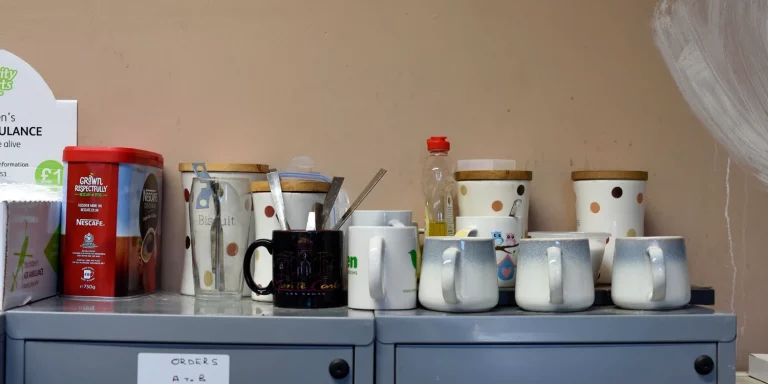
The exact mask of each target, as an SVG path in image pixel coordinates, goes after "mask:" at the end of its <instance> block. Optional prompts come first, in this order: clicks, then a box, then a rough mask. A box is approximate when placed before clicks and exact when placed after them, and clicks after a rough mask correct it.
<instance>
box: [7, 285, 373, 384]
mask: <svg viewBox="0 0 768 384" xmlns="http://www.w3.org/2000/svg"><path fill="white" fill-rule="evenodd" d="M6 316H7V335H6V336H7V337H6V342H7V344H6V345H7V354H6V355H7V360H6V361H7V365H6V373H5V377H6V380H7V382H9V383H27V384H42V383H46V384H47V383H57V384H67V383H110V384H136V382H137V370H138V355H139V353H142V354H143V353H172V354H177V353H178V354H179V355H180V356H184V355H187V356H189V355H190V354H222V355H228V356H229V367H230V369H229V382H230V383H248V382H261V383H278V382H279V383H282V384H291V383H297V384H305V383H344V384H351V383H365V384H368V383H372V382H373V376H374V371H373V363H374V344H373V340H374V319H373V313H372V312H368V311H355V310H350V309H347V308H332V309H312V310H304V309H281V308H274V307H273V306H272V305H271V304H268V303H258V302H254V301H252V300H248V299H246V300H241V301H239V302H234V303H233V302H211V301H202V300H195V299H194V298H193V297H185V296H181V295H179V294H170V293H158V294H154V295H149V296H142V297H139V298H132V299H123V300H117V301H85V300H75V299H67V298H60V297H54V298H50V299H46V300H43V301H39V302H36V303H33V304H30V305H28V306H25V307H21V308H17V309H14V310H11V311H9V312H7V314H6ZM345 373H346V374H345Z"/></svg>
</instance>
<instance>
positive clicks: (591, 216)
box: [571, 171, 648, 284]
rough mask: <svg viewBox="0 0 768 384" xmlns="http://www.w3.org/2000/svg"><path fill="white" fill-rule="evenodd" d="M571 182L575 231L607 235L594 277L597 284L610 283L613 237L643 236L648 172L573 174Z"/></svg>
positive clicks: (613, 249)
mask: <svg viewBox="0 0 768 384" xmlns="http://www.w3.org/2000/svg"><path fill="white" fill-rule="evenodd" d="M571 179H572V180H573V189H574V191H575V192H576V230H577V231H579V232H607V233H610V234H611V237H610V238H609V239H608V244H607V245H606V247H605V253H604V254H603V260H602V264H601V266H600V271H599V273H598V278H597V282H598V283H602V284H610V283H611V275H612V267H613V255H614V253H615V250H616V241H615V240H616V238H618V237H642V236H643V232H644V219H645V217H644V215H645V203H646V199H645V184H646V181H647V180H648V172H642V171H576V172H573V173H571Z"/></svg>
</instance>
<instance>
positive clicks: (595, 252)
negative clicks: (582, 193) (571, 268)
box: [528, 232, 611, 282]
mask: <svg viewBox="0 0 768 384" xmlns="http://www.w3.org/2000/svg"><path fill="white" fill-rule="evenodd" d="M528 236H530V237H531V238H532V239H557V238H565V239H587V240H589V256H590V258H591V259H592V279H594V280H595V282H597V278H598V277H599V276H600V267H601V266H602V263H603V254H604V253H605V245H606V244H607V243H608V238H609V237H610V236H611V234H610V233H607V232H529V233H528Z"/></svg>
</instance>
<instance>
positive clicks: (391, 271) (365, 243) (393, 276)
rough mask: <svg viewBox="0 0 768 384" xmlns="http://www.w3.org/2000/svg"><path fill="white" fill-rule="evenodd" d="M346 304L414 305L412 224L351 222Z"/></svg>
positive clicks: (367, 306)
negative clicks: (390, 225)
mask: <svg viewBox="0 0 768 384" xmlns="http://www.w3.org/2000/svg"><path fill="white" fill-rule="evenodd" d="M348 237H349V257H348V261H347V264H348V267H349V268H348V274H349V276H348V305H349V307H350V308H354V309H368V310H374V309H377V310H381V309H383V310H386V309H413V308H416V300H417V297H416V296H417V295H416V287H417V286H416V262H417V253H416V249H417V248H418V246H419V243H418V237H417V234H416V231H415V230H414V227H383V226H375V227H374V226H351V227H349V232H348Z"/></svg>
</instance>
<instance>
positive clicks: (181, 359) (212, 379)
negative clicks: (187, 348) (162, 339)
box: [137, 353, 229, 384]
mask: <svg viewBox="0 0 768 384" xmlns="http://www.w3.org/2000/svg"><path fill="white" fill-rule="evenodd" d="M169 383H207V384H229V355H204V354H191V353H139V369H138V375H137V384H169Z"/></svg>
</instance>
